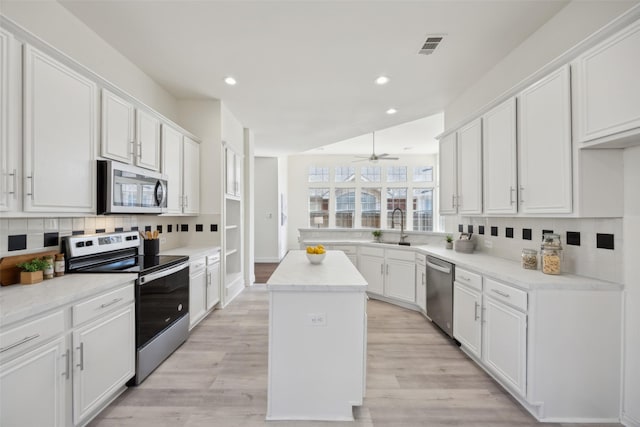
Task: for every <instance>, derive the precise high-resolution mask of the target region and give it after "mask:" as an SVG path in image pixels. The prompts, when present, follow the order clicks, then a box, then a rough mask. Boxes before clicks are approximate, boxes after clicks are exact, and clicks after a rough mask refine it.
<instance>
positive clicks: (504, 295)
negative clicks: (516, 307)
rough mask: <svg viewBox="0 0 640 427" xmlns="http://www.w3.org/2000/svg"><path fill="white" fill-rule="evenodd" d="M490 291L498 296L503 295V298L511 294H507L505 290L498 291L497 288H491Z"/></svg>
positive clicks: (509, 296)
mask: <svg viewBox="0 0 640 427" xmlns="http://www.w3.org/2000/svg"><path fill="white" fill-rule="evenodd" d="M491 291H492V292H495V293H496V294H498V295H500V296H503V297H505V298H511V295H509V294H507V293H505V292H502V291H499V290H498V289H491Z"/></svg>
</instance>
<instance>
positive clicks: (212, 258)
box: [207, 252, 220, 265]
mask: <svg viewBox="0 0 640 427" xmlns="http://www.w3.org/2000/svg"><path fill="white" fill-rule="evenodd" d="M217 262H220V252H216V253H214V254H211V255H207V265H212V264H215V263H217Z"/></svg>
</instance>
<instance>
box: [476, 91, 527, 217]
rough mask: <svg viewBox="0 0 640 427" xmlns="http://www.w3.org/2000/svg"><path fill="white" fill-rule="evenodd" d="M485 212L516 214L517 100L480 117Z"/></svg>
mask: <svg viewBox="0 0 640 427" xmlns="http://www.w3.org/2000/svg"><path fill="white" fill-rule="evenodd" d="M482 149H483V158H482V161H483V183H484V194H483V196H484V211H485V213H486V214H489V215H491V214H515V213H516V212H517V211H518V204H517V202H518V201H517V189H518V187H517V185H518V183H517V166H516V164H517V157H516V100H515V98H510V99H508V100H507V101H505V102H503V103H502V104H500V105H498V106H497V107H495V108H493V109H492V110H491V111H489V112H487V113H486V114H485V115H484V116H482Z"/></svg>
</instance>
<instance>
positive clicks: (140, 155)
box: [138, 141, 142, 160]
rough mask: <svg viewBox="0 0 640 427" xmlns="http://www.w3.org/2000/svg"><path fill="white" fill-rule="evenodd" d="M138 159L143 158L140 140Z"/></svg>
mask: <svg viewBox="0 0 640 427" xmlns="http://www.w3.org/2000/svg"><path fill="white" fill-rule="evenodd" d="M138 159H140V160H142V141H140V142H138Z"/></svg>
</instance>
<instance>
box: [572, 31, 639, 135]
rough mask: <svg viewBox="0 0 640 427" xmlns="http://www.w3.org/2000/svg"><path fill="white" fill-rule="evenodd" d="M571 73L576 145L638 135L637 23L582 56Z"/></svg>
mask: <svg viewBox="0 0 640 427" xmlns="http://www.w3.org/2000/svg"><path fill="white" fill-rule="evenodd" d="M574 70H575V86H574V89H575V91H574V96H575V100H576V103H575V107H576V116H575V117H576V120H577V126H576V130H577V140H578V141H579V142H583V143H587V142H590V141H594V140H597V139H601V138H606V139H607V140H611V139H618V138H620V137H624V136H628V134H629V133H633V134H637V133H638V132H640V78H638V76H640V21H637V22H635V23H634V24H632V25H630V26H629V27H627V28H625V29H624V30H623V31H621V32H619V33H617V34H616V35H614V36H613V37H611V38H609V39H607V40H606V41H604V42H603V43H600V44H599V45H597V46H595V47H594V48H592V49H590V50H589V51H587V52H586V53H584V54H583V55H581V56H580V57H579V58H578V59H577V60H576V61H575V62H574ZM634 129H635V131H633V130H634ZM629 131H633V132H629Z"/></svg>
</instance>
